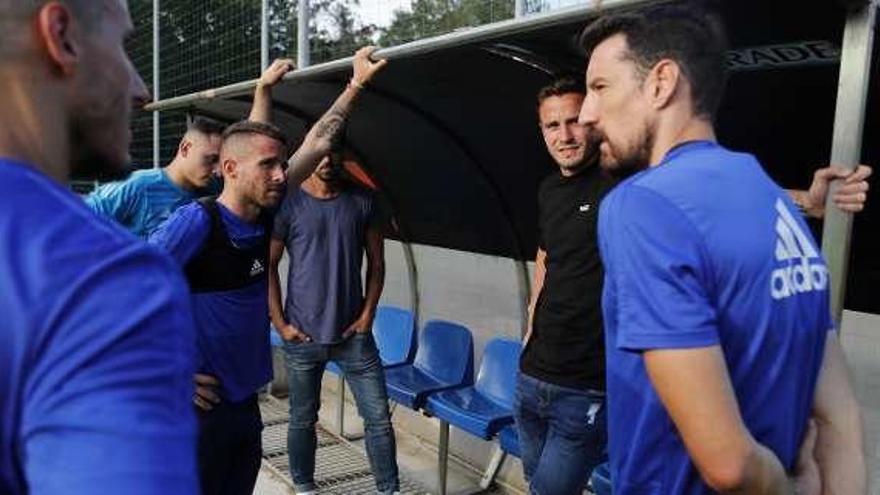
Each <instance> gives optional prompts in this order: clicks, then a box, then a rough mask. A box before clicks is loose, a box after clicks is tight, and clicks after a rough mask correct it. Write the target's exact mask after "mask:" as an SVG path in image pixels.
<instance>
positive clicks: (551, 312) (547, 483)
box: [514, 76, 615, 494]
mask: <svg viewBox="0 0 880 495" xmlns="http://www.w3.org/2000/svg"><path fill="white" fill-rule="evenodd" d="M583 100H584V85H583V82H582V81H579V80H577V79H575V78H573V77H570V76H569V77H560V78H558V79H556V80H555V81H553V82H552V83H551V84H549V85H547V86H545V87H544V88H542V89H541V90H540V91H539V92H538V120H539V126H540V129H541V135H542V136H543V138H544V144H545V145H546V147H547V151H548V152H549V153H550V156H551V157H553V160H554V161H555V162H556V165H557V166H558V167H559V172H558V173H554V174H551V175H550V176H548V177H547V178H546V179H544V180H543V181H542V182H541V185H540V187H539V188H538V254H537V256H536V258H535V279H534V282H533V287H532V294H533V297H532V301H531V304H530V305H529V329H528V332H527V336H526V339H525V342H526V344H525V348H524V350H523V353H522V357H521V359H520V374H519V380H518V384H517V393H516V401H515V405H514V414H515V417H516V424H517V428H518V430H519V439H520V448H521V454H522V462H523V471H524V473H525V477H526V479H527V480H528V482H529V486H530V489H531V492H532V493H541V494H570V493H580V492H582V491H583V489H584V487H585V486H586V482H587V478H588V477H589V474H590V472H591V471H592V470H593V468H594V467H595V466H596V465H597V464H599V463H601V462H604V460H605V459H606V454H605V445H606V437H607V434H606V427H605V422H606V417H605V414H606V411H605V410H606V408H605V348H604V344H603V338H602V317H601V307H600V304H599V294H600V293H601V287H602V265H601V263H600V261H599V249H598V246H597V243H596V220H597V218H598V216H597V215H598V211H599V201H601V199H602V198H603V197H604V196H605V194H606V192H607V191H608V190H610V189H611V187H613V185H614V183H615V182H614V181H613V180H612V179H610V178H608V177H606V176H605V175H604V174H603V173H602V171H601V170H600V169H599V166H598V150H597V145H596V143H595V139H593V135H592V134H591V133H590V132H588V129H587V128H585V127H584V126H582V125H580V124H579V123H578V121H577V118H578V112H579V111H580V107H581V103H583Z"/></svg>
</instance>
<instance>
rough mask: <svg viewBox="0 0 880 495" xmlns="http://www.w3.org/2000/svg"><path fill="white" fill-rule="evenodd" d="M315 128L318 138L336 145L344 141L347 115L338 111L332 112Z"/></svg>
mask: <svg viewBox="0 0 880 495" xmlns="http://www.w3.org/2000/svg"><path fill="white" fill-rule="evenodd" d="M315 127H316V129H315V137H316V138H318V139H321V140H327V141H329V143H330V144H332V145H336V144H338V143H339V142H340V141H341V140H342V134H343V130H344V129H345V114H343V113H342V112H340V111H338V110H331V111H330V112H327V115H325V116H324V117H323V118H321V120H319V121H318V123H317V124H315Z"/></svg>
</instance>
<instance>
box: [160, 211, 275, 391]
mask: <svg viewBox="0 0 880 495" xmlns="http://www.w3.org/2000/svg"><path fill="white" fill-rule="evenodd" d="M217 207H218V209H219V210H220V217H221V219H222V220H223V225H224V226H225V227H226V232H227V233H228V235H229V237H230V239H231V240H232V243H233V244H234V245H235V246H238V247H241V248H248V247H251V246H253V245H254V244H256V243H257V242H259V241H260V240H261V239H262V238H263V236H264V235H265V229H264V227H263V226H262V225H261V224H259V223H256V224H251V223H247V222H245V221H244V220H242V219H240V218H238V217H237V216H235V214H233V213H232V212H231V211H229V210H228V209H227V208H226V207H225V206H223V205H222V204H221V203H219V202H218V203H217ZM210 231H211V218H210V217H209V216H208V212H206V211H205V209H204V208H203V207H202V206H201V205H199V204H198V203H195V202H194V203H190V204H187V205H185V206H182V207H181V208H179V209H178V210H177V211H175V212H174V213H173V214H172V215H171V217H170V218H169V219H168V221H167V222H165V223H164V224H162V225H161V226H160V227H159V229H157V230H156V231H155V232H154V233H153V235H152V236H150V243H152V244H156V245H158V246H160V247H162V248H163V249H165V250H167V251H168V253H169V254H171V256H172V257H173V258H174V259H175V260H176V261H177V263H179V264H180V266H185V265H186V264H187V263H189V261H190V260H191V259H192V258H193V257H194V256H195V255H196V254H198V253H199V251H200V250H201V249H202V246H203V245H204V244H205V242H206V241H207V240H208V235H209V234H210ZM217 269H218V270H223V267H222V266H218V267H217ZM264 269H265V267H264ZM191 297H192V304H193V311H194V314H195V320H196V347H197V351H196V367H197V369H198V372H199V373H205V374H208V375H212V376H215V377H217V378H218V379H219V380H220V385H221V395H222V397H223V398H224V399H225V400H228V401H231V402H239V401H242V400H244V399H247V398H248V397H250V396H251V395H252V394H254V393H256V392H257V390H259V388H260V387H262V386H263V385H265V384H266V383H268V382H269V381H271V380H272V357H271V349H270V346H269V284H268V280H266V279H264V280H262V281H259V282H254V283H252V284H250V285H248V286H246V287H243V288H240V289H233V290H228V291H219V292H203V293H194V294H192V296H191Z"/></svg>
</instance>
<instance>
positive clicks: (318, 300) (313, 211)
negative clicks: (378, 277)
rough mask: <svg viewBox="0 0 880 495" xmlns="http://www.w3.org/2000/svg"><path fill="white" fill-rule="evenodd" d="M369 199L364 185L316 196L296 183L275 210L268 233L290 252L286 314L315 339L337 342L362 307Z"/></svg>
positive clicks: (370, 219)
mask: <svg viewBox="0 0 880 495" xmlns="http://www.w3.org/2000/svg"><path fill="white" fill-rule="evenodd" d="M373 205H374V201H373V197H372V195H370V194H369V193H367V192H366V191H360V190H357V189H350V190H346V191H343V192H341V193H340V194H339V195H338V196H336V197H334V198H332V199H319V198H316V197H314V196H312V195H310V194H308V193H307V192H305V191H304V190H303V189H302V188H297V189H296V190H295V191H292V192H291V193H290V194H288V195H287V197H286V198H285V199H284V202H283V203H282V205H281V209H280V210H279V211H278V213H277V214H276V215H275V231H274V232H273V235H274V236H275V237H276V238H278V239H281V240H283V241H284V244H285V246H286V248H287V254H288V256H289V257H290V269H289V272H288V275H287V301H286V303H285V308H284V312H285V317H286V318H287V321H288V322H289V323H291V324H292V325H294V326H295V327H297V328H299V329H300V330H301V331H303V332H305V333H306V334H308V335H309V337H311V338H312V340H313V341H315V342H318V343H321V344H331V343H335V342H339V340H340V339H341V337H342V333H343V332H344V331H345V329H346V328H347V327H348V326H349V325H351V324H352V323H353V322H354V321H355V319H357V317H358V316H359V315H360V311H361V310H362V309H363V304H364V294H363V289H362V283H361V266H362V263H363V257H364V243H365V241H366V233H367V229H368V228H369V227H370V225H371V223H373V222H374V218H375V215H374V213H373V209H374V206H373Z"/></svg>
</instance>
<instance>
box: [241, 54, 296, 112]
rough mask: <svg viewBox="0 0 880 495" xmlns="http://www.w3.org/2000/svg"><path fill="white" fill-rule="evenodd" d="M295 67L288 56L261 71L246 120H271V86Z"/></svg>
mask: <svg viewBox="0 0 880 495" xmlns="http://www.w3.org/2000/svg"><path fill="white" fill-rule="evenodd" d="M294 69H296V64H294V63H293V60H291V59H289V58H279V59H276V60H275V61H274V62H272V64H271V65H270V66H269V67H267V68H266V70H265V71H263V74H262V75H261V76H260V80H259V81H257V89H256V90H254V104H253V106H252V107H251V113H250V115H248V120H252V121H254V122H265V123H271V122H272V88H273V87H274V86H275V85H276V84H278V82H279V81H281V79H282V78H283V77H284V74H287V73H288V72H290V71H292V70H294Z"/></svg>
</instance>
